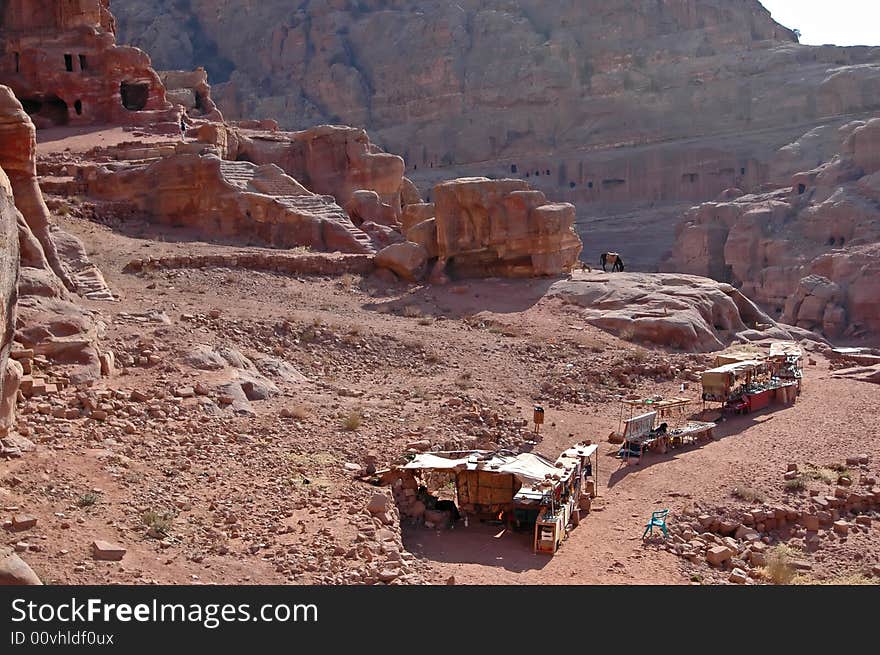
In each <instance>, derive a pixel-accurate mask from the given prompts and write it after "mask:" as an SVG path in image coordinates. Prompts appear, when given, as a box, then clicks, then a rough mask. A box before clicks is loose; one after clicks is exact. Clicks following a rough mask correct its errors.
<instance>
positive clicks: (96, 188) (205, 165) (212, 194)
mask: <svg viewBox="0 0 880 655" xmlns="http://www.w3.org/2000/svg"><path fill="white" fill-rule="evenodd" d="M182 150H183V151H182V152H180V153H174V154H171V155H169V156H165V157H163V156H159V157H157V158H155V159H154V160H153V161H151V162H147V163H144V164H135V165H132V164H118V165H112V164H108V165H99V166H96V167H93V168H91V169H88V170H86V171H84V172H81V175H83V176H84V177H85V178H86V179H87V180H88V184H87V187H86V188H87V192H88V194H89V196H90V197H92V198H95V199H98V200H100V201H104V202H110V203H113V204H114V205H115V209H114V211H116V212H120V211H123V210H124V212H123V213H133V214H135V215H136V216H140V217H143V218H146V219H147V220H150V221H153V222H157V223H163V224H166V225H172V226H177V227H187V228H192V229H195V230H196V231H198V232H199V233H200V234H201V235H204V236H205V237H208V238H214V239H221V240H222V239H225V240H230V241H233V242H242V241H244V242H250V243H252V244H259V245H269V246H274V247H279V248H292V247H295V246H308V247H311V248H314V249H316V250H329V251H334V250H339V251H341V252H349V253H364V252H375V250H374V249H373V247H372V244H371V241H370V238H369V236H367V234H366V233H364V232H362V231H361V230H359V229H357V228H356V227H355V226H354V224H353V223H352V222H351V220H350V219H349V217H348V215H347V214H346V213H345V211H343V209H342V208H341V207H340V206H339V205H337V204H336V202H335V201H334V199H333V198H332V197H330V196H323V195H318V194H314V193H312V192H310V191H309V190H307V189H306V188H305V187H303V186H302V185H301V184H299V183H298V182H297V181H296V180H294V179H293V178H291V177H289V176H288V175H285V174H284V173H283V172H282V170H281V169H280V168H278V167H277V166H275V165H273V164H265V165H261V166H257V165H256V164H252V163H250V162H247V161H230V160H224V159H220V157H218V156H217V155H216V154H212V153H210V152H209V153H207V154H195V153H187V152H185V150H186V149H185V148H183V149H182ZM156 154H160V153H156Z"/></svg>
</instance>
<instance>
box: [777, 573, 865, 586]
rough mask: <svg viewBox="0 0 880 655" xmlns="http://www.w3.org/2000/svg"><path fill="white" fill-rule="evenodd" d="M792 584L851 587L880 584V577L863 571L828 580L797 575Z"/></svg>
mask: <svg viewBox="0 0 880 655" xmlns="http://www.w3.org/2000/svg"><path fill="white" fill-rule="evenodd" d="M791 584H793V585H836V586H840V587H851V586H855V585H880V579H878V578H871V577H869V576H867V575H865V574H863V573H847V574H845V575H838V576H836V577H833V578H829V579H827V580H817V579H816V578H812V577H809V576H806V575H796V576H795V577H794V578H793V579H792V581H791Z"/></svg>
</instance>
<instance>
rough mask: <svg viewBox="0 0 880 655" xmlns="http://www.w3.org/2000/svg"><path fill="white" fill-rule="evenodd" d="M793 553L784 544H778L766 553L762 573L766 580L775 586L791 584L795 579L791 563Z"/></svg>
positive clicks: (792, 550)
mask: <svg viewBox="0 0 880 655" xmlns="http://www.w3.org/2000/svg"><path fill="white" fill-rule="evenodd" d="M794 556H795V551H794V549H793V548H791V547H789V546H786V545H785V544H779V545H778V546H776V547H775V548H772V549H771V550H770V551H769V552H768V553H767V565H766V566H765V567H764V571H765V573H766V575H767V579H768V580H769V581H770V582H771V583H773V584H777V585H787V584H791V582H792V581H793V580H794V577H795V569H794V566H792V563H791V561H792V560H793V559H794Z"/></svg>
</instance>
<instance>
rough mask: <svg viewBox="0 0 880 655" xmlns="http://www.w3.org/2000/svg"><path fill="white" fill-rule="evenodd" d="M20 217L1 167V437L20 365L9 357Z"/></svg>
mask: <svg viewBox="0 0 880 655" xmlns="http://www.w3.org/2000/svg"><path fill="white" fill-rule="evenodd" d="M18 217H19V213H18V211H17V210H16V209H15V203H14V201H13V198H12V185H11V184H10V183H9V179H8V178H7V177H6V173H4V172H3V169H2V168H0V437H2V436H5V434H6V433H7V432H8V430H9V428H10V426H11V425H12V418H13V414H14V409H15V394H16V392H17V391H18V381H17V379H16V378H18V379H20V378H21V367H20V366H19V367H18V369H16V366H18V365H17V364H15V363H14V362H12V361H10V360H9V346H10V344H11V342H12V335H13V332H14V329H15V302H16V283H17V282H18Z"/></svg>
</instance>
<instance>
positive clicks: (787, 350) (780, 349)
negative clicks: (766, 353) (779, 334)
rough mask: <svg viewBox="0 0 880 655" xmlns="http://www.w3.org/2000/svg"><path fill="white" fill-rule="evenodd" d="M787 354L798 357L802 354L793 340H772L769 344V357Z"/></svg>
mask: <svg viewBox="0 0 880 655" xmlns="http://www.w3.org/2000/svg"><path fill="white" fill-rule="evenodd" d="M789 355H797V356H798V357H801V356H802V355H803V351H802V350H801V347H800V346H799V345H797V344H796V343H795V342H794V341H774V342H773V343H771V344H770V356H771V357H782V356H789Z"/></svg>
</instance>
